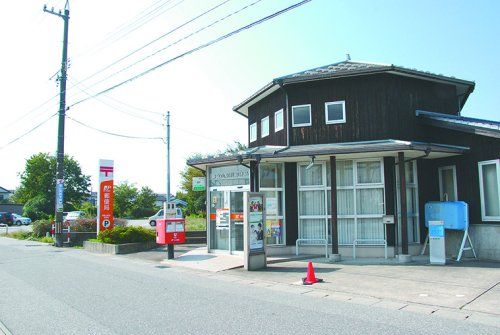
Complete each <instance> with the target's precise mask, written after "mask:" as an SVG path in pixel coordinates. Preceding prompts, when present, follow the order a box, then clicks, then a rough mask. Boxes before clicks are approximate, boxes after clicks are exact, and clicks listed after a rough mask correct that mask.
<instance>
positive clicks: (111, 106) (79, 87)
mask: <svg viewBox="0 0 500 335" xmlns="http://www.w3.org/2000/svg"><path fill="white" fill-rule="evenodd" d="M68 79H69V80H70V81H71V82H74V83H75V80H74V79H70V78H68ZM81 86H83V84H81V83H75V86H74V87H76V88H77V89H78V90H79V91H81V92H83V93H85V94H86V95H88V96H91V95H92V93H90V92H89V91H88V88H82V87H81ZM96 100H97V101H99V102H100V103H102V104H104V105H106V106H108V107H110V108H112V109H114V110H115V111H117V112H119V113H122V114H127V115H130V116H132V117H135V118H138V119H141V120H144V121H147V122H150V123H152V124H154V125H161V123H160V122H158V121H154V120H151V119H149V118H146V117H144V116H142V115H138V114H136V113H132V112H127V111H124V110H122V109H119V108H117V107H115V106H113V105H112V104H110V103H108V102H106V101H104V100H103V99H100V98H96ZM160 115H161V114H160Z"/></svg>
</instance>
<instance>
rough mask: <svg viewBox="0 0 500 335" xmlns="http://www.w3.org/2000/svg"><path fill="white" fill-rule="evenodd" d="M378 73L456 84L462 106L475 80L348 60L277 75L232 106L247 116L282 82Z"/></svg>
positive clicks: (391, 65) (283, 83)
mask: <svg viewBox="0 0 500 335" xmlns="http://www.w3.org/2000/svg"><path fill="white" fill-rule="evenodd" d="M376 73H391V74H396V75H400V76H407V77H414V78H420V79H424V80H430V81H437V82H442V83H447V84H450V85H454V86H455V87H456V88H457V95H459V96H462V100H461V106H460V108H461V107H462V106H463V104H465V102H466V100H467V97H468V96H469V94H470V93H472V91H473V90H474V86H475V84H474V82H472V81H468V80H463V79H458V78H455V77H452V76H445V75H442V74H436V73H431V72H427V71H420V70H416V69H410V68H405V67H402V66H397V65H393V64H382V63H371V62H357V61H352V60H345V61H342V62H337V63H333V64H330V65H325V66H320V67H316V68H313V69H309V70H305V71H300V72H297V73H293V74H289V75H285V76H282V77H278V78H275V79H274V80H273V81H271V82H270V83H268V84H267V85H266V86H264V87H263V88H261V89H260V90H258V91H257V92H255V93H254V94H252V95H251V96H250V97H249V98H247V99H245V100H244V101H243V102H241V103H240V104H238V105H236V106H234V107H233V111H235V112H237V113H239V114H241V115H243V116H245V117H246V116H248V107H249V106H251V105H252V104H255V103H256V102H257V101H259V100H261V99H262V98H264V97H266V96H268V95H269V94H271V93H273V92H274V91H276V90H278V89H279V87H280V86H282V85H287V84H293V83H299V82H303V81H311V80H322V79H334V78H339V77H345V76H362V75H370V74H376Z"/></svg>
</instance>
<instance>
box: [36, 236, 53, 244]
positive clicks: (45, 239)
mask: <svg viewBox="0 0 500 335" xmlns="http://www.w3.org/2000/svg"><path fill="white" fill-rule="evenodd" d="M39 241H40V242H43V243H50V244H52V243H54V239H53V238H52V237H46V236H45V237H42V238H41V239H40V240H39Z"/></svg>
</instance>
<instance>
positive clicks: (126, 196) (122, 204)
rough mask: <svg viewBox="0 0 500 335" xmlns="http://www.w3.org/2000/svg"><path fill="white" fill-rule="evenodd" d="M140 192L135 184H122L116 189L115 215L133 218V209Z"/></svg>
mask: <svg viewBox="0 0 500 335" xmlns="http://www.w3.org/2000/svg"><path fill="white" fill-rule="evenodd" d="M137 195H138V191H137V188H136V187H135V185H134V184H129V183H128V182H126V181H125V182H122V183H120V184H119V185H116V186H115V187H114V214H115V217H119V218H123V217H130V216H132V207H133V205H134V201H135V199H136V198H137Z"/></svg>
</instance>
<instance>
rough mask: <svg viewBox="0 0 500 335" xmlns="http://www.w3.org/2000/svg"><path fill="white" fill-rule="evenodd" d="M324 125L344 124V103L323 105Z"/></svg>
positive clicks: (335, 102)
mask: <svg viewBox="0 0 500 335" xmlns="http://www.w3.org/2000/svg"><path fill="white" fill-rule="evenodd" d="M325 120H326V124H335V123H345V101H334V102H327V103H325Z"/></svg>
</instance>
